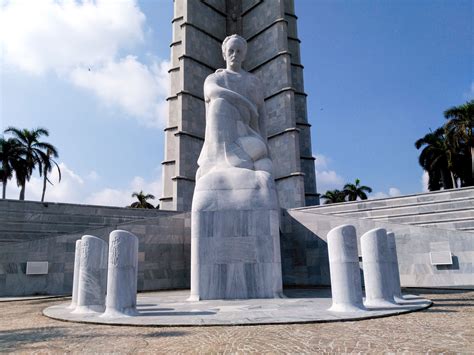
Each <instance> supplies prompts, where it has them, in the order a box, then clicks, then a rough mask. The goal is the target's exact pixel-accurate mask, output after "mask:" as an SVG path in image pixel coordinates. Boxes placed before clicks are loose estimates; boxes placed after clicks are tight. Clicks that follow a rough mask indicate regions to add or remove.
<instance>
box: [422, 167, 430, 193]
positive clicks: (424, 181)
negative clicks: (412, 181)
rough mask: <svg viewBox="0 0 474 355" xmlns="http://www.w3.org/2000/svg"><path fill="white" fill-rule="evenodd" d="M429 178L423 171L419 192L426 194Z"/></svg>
mask: <svg viewBox="0 0 474 355" xmlns="http://www.w3.org/2000/svg"><path fill="white" fill-rule="evenodd" d="M429 179H430V176H429V175H428V173H427V172H426V171H423V175H421V191H423V192H428V191H429V190H428V180H429Z"/></svg>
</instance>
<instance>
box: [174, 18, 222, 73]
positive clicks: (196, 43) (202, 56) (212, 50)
mask: <svg viewBox="0 0 474 355" xmlns="http://www.w3.org/2000/svg"><path fill="white" fill-rule="evenodd" d="M183 30H184V35H183V44H184V53H185V54H186V55H187V56H190V57H192V58H194V59H196V60H198V61H200V62H202V63H206V64H207V65H209V66H210V67H212V68H215V69H217V68H222V67H223V66H224V59H223V58H222V55H221V53H222V49H221V43H220V42H219V41H217V40H215V39H213V38H212V37H209V36H208V35H206V34H205V33H203V32H201V31H199V30H197V29H196V28H194V27H192V26H189V25H184V28H183Z"/></svg>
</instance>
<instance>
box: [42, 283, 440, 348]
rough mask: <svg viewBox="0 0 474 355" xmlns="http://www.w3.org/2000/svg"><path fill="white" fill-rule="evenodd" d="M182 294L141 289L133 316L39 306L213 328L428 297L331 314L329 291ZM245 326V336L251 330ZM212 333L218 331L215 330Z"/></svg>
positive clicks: (399, 309)
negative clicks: (201, 297)
mask: <svg viewBox="0 0 474 355" xmlns="http://www.w3.org/2000/svg"><path fill="white" fill-rule="evenodd" d="M187 296H188V291H187V290H179V291H162V292H150V293H141V294H139V295H138V304H137V309H138V312H139V314H138V316H136V317H122V318H104V317H101V316H100V315H98V314H96V313H91V314H74V313H71V312H70V310H69V309H68V308H67V307H66V306H65V305H61V304H59V305H55V306H52V307H48V308H46V309H44V310H43V314H44V315H46V316H47V317H50V318H53V319H59V320H68V321H72V322H83V323H96V324H97V323H100V324H110V325H127V326H164V327H166V326H203V325H204V326H210V325H216V326H219V325H256V324H285V323H309V322H315V323H318V322H338V321H356V320H362V319H368V318H377V317H386V316H389V315H397V314H401V313H408V312H413V311H417V310H421V309H425V308H427V307H429V306H430V305H431V301H429V300H426V299H423V298H421V297H419V296H414V295H405V300H404V301H403V303H401V304H398V305H396V304H393V305H391V306H390V307H387V308H385V309H369V310H368V312H331V311H328V308H329V306H330V305H331V292H330V290H329V289H289V290H285V296H286V297H285V298H273V299H250V300H209V301H206V302H189V301H187V300H186V297H187ZM248 330H249V331H250V334H251V331H252V330H251V328H249V329H248ZM214 331H215V332H217V333H220V330H219V329H214ZM224 336H225V335H224ZM250 336H251V335H250ZM247 337H248V335H247ZM307 340H308V339H307ZM173 341H179V339H178V340H177V339H174V340H173ZM229 341H231V340H230V339H229ZM308 341H311V340H308ZM188 350H189V349H188Z"/></svg>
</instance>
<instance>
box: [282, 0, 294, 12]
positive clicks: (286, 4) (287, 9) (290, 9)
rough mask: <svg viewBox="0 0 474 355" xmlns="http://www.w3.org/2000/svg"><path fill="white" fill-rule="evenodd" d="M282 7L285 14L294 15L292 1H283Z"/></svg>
mask: <svg viewBox="0 0 474 355" xmlns="http://www.w3.org/2000/svg"><path fill="white" fill-rule="evenodd" d="M283 5H284V7H285V13H287V14H292V15H294V14H295V1H294V0H284V1H283Z"/></svg>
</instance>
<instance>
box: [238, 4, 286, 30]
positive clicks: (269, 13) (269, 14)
mask: <svg viewBox="0 0 474 355" xmlns="http://www.w3.org/2000/svg"><path fill="white" fill-rule="evenodd" d="M283 17H284V14H283V6H282V4H281V0H273V1H264V2H262V3H261V4H260V5H259V6H256V7H254V8H253V9H252V10H251V11H249V12H247V13H246V14H245V15H244V16H243V18H242V25H243V26H242V27H243V33H242V35H243V37H244V38H250V37H252V36H254V35H255V34H257V33H258V32H260V31H261V30H262V29H263V28H266V27H267V26H269V25H271V24H272V23H274V22H275V21H277V20H279V19H283Z"/></svg>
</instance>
